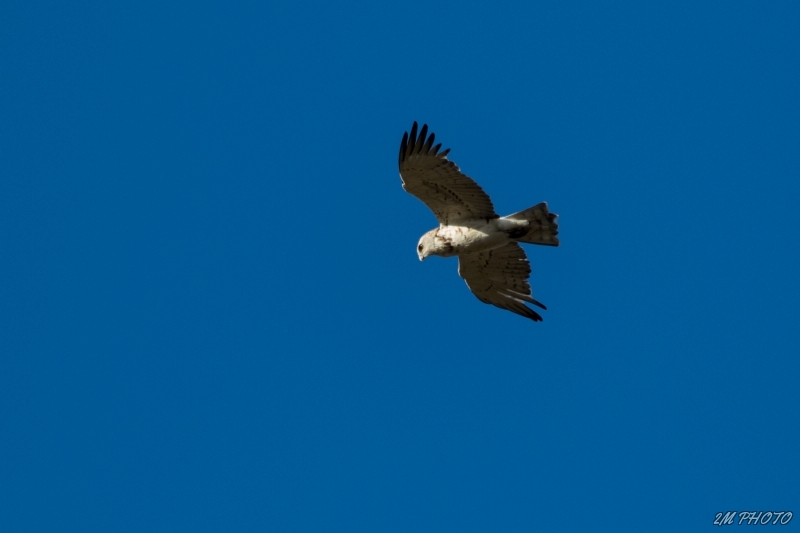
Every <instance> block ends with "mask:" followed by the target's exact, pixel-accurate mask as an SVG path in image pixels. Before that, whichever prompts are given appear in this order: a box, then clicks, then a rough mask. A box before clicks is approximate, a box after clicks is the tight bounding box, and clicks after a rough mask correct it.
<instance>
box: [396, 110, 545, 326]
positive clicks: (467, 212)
mask: <svg viewBox="0 0 800 533" xmlns="http://www.w3.org/2000/svg"><path fill="white" fill-rule="evenodd" d="M434 137H435V136H434V134H433V133H431V134H430V135H428V125H427V124H425V125H423V126H422V129H420V130H419V135H418V134H417V123H416V122H414V125H413V126H412V127H411V133H410V134H409V133H408V132H406V133H404V134H403V140H402V141H401V143H400V158H399V166H400V179H401V180H402V181H403V189H404V190H405V191H406V192H408V193H411V194H413V195H414V196H416V197H417V198H419V199H420V200H422V202H423V203H424V204H425V205H427V206H428V207H429V208H430V210H431V211H433V214H434V215H435V216H436V219H437V220H438V221H439V227H438V228H436V229H432V230H430V231H429V232H427V233H426V234H425V235H423V236H422V238H420V240H419V243H418V244H417V255H418V256H419V260H420V261H422V260H423V259H425V258H426V257H428V256H431V255H438V256H441V257H452V256H454V255H457V256H458V273H459V275H460V276H461V277H462V278H464V281H466V282H467V286H468V287H469V289H470V290H471V291H472V292H473V293H474V294H475V296H477V297H478V299H479V300H480V301H482V302H483V303H487V304H492V305H495V306H497V307H500V308H501V309H508V310H509V311H512V312H514V313H517V314H519V315H522V316H524V317H526V318H530V319H531V320H534V321H541V320H542V317H541V316H540V315H539V313H537V312H536V311H534V310H533V309H531V308H530V307H528V306H527V305H525V302H527V303H530V304H533V305H537V306H539V307H541V308H542V309H546V307H545V306H544V305H542V304H541V303H539V302H537V301H536V300H534V299H533V295H532V294H531V286H530V284H529V283H528V277H529V276H530V273H531V267H530V264H529V263H528V258H527V257H526V256H525V252H524V251H523V250H522V247H521V246H520V245H519V244H518V243H520V242H524V243H531V244H544V245H547V246H558V244H559V242H558V237H557V235H558V224H557V223H556V217H557V216H558V215H556V214H554V213H550V212H549V211H548V210H547V203H546V202H542V203H540V204H537V205H535V206H533V207H529V208H528V209H525V210H524V211H520V212H519V213H514V214H513V215H508V216H506V217H500V216H498V215H497V213H495V212H494V206H493V205H492V201H491V199H490V198H489V195H487V194H486V193H485V192H483V189H481V188H480V186H478V184H477V183H475V181H473V180H472V179H471V178H469V177H467V176H466V175H464V174H463V173H462V172H461V170H459V168H458V167H457V166H456V165H455V163H453V162H452V161H450V160H448V159H447V154H448V153H449V152H450V149H449V148H448V149H447V150H443V151H441V152H439V149H440V148H441V147H442V144H441V143H439V144H437V145H436V146H434V145H433V140H434Z"/></svg>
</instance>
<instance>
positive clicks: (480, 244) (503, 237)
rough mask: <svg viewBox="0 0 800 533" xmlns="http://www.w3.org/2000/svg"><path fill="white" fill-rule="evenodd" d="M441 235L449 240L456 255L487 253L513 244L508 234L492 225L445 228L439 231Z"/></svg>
mask: <svg viewBox="0 0 800 533" xmlns="http://www.w3.org/2000/svg"><path fill="white" fill-rule="evenodd" d="M439 234H440V235H442V236H444V237H446V238H448V240H449V241H450V244H451V245H452V246H453V251H454V252H455V253H456V254H473V253H476V252H485V251H487V250H494V249H495V248H500V247H501V246H505V245H506V244H508V243H509V242H511V239H510V238H509V237H508V234H507V233H506V232H504V231H499V230H498V229H497V228H496V227H494V225H493V224H491V223H487V224H486V226H484V227H477V228H470V227H466V226H445V227H443V228H441V229H440V230H439Z"/></svg>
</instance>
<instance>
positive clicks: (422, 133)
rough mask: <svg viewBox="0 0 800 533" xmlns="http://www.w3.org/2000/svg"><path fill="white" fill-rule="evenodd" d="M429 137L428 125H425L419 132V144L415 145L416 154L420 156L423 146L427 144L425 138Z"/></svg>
mask: <svg viewBox="0 0 800 533" xmlns="http://www.w3.org/2000/svg"><path fill="white" fill-rule="evenodd" d="M427 136H428V125H427V124H423V125H422V129H421V130H419V137H418V138H417V144H416V145H414V153H415V154H418V153H420V152H421V151H422V145H423V144H425V137H427Z"/></svg>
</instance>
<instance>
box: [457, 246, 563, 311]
mask: <svg viewBox="0 0 800 533" xmlns="http://www.w3.org/2000/svg"><path fill="white" fill-rule="evenodd" d="M458 273H459V275H461V277H462V278H464V281H466V282H467V286H468V287H469V289H470V290H471V291H472V292H473V293H474V294H475V296H477V297H478V299H479V300H480V301H482V302H483V303H485V304H492V305H496V306H497V307H500V308H501V309H508V310H509V311H513V312H514V313H517V314H518V315H522V316H524V317H527V318H530V319H531V320H533V321H536V322H539V321H541V320H542V317H541V316H540V315H539V313H537V312H536V311H534V310H533V309H531V308H530V307H528V306H527V305H525V302H528V303H531V304H533V305H538V306H539V307H541V308H542V309H547V308H546V307H545V306H544V305H542V304H541V303H539V302H537V301H536V300H534V299H533V296H532V295H531V286H530V284H529V283H528V276H530V274H531V266H530V264H529V263H528V258H527V257H525V252H524V251H523V250H522V247H520V245H519V244H517V243H515V242H512V243H510V244H507V245H505V246H503V247H502V248H495V249H494V250H489V251H488V252H478V253H475V254H464V255H459V256H458Z"/></svg>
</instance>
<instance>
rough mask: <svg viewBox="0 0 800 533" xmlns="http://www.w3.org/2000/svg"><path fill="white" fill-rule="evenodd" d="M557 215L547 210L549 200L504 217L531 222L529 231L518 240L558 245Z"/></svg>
mask: <svg viewBox="0 0 800 533" xmlns="http://www.w3.org/2000/svg"><path fill="white" fill-rule="evenodd" d="M556 217H558V215H556V214H555V213H551V212H550V211H548V210H547V202H542V203H540V204H537V205H535V206H533V207H529V208H528V209H525V210H524V211H520V212H519V213H514V214H513V215H508V216H507V217H503V218H505V219H508V220H514V221H519V222H523V221H526V222H529V225H528V231H527V232H525V233H524V234H523V235H522V236H520V237H517V239H516V240H517V242H527V243H531V244H544V245H547V246H558V245H559V244H560V242H559V240H558V237H557V235H558V223H556Z"/></svg>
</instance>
